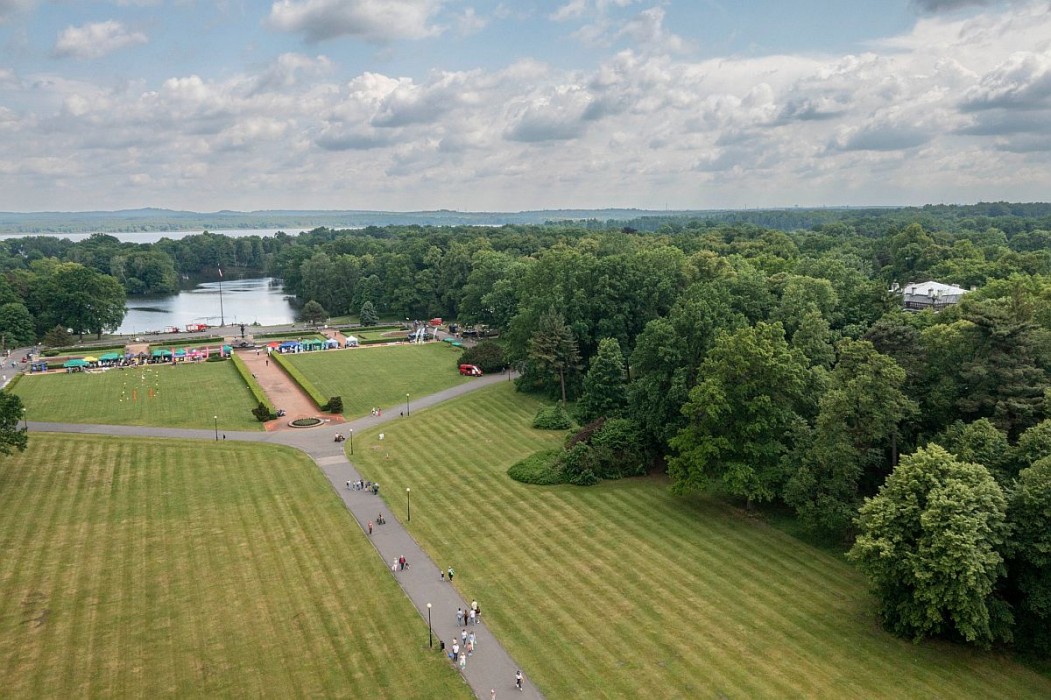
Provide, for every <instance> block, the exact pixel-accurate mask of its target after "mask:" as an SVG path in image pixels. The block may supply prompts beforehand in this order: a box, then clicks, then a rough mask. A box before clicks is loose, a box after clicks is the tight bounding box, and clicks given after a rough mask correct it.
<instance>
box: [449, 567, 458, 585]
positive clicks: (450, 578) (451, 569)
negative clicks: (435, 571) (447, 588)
mask: <svg viewBox="0 0 1051 700" xmlns="http://www.w3.org/2000/svg"><path fill="white" fill-rule="evenodd" d="M448 573H449V583H452V582H453V576H454V575H455V574H456V572H455V571H453V568H452V567H451V566H450V567H449V572H448Z"/></svg>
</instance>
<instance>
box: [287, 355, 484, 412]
mask: <svg viewBox="0 0 1051 700" xmlns="http://www.w3.org/2000/svg"><path fill="white" fill-rule="evenodd" d="M459 357H460V350H459V348H450V347H449V345H448V343H427V344H423V345H407V344H406V345H391V346H378V347H377V346H374V347H363V348H356V349H350V350H339V351H329V352H313V353H301V354H295V355H286V356H285V359H287V360H288V361H289V362H290V363H291V364H292V365H294V366H295V367H296V368H297V369H298V370H299V371H300V372H302V374H303V376H305V377H306V378H307V381H309V382H310V383H311V384H313V385H314V387H315V388H316V389H317V392H318V393H319V394H320V395H321V396H325V397H329V396H342V397H343V412H344V414H346V415H347V416H348V417H353V416H361V415H365V414H367V413H368V412H369V411H370V410H371V409H372V408H373V407H375V406H378V407H381V408H383V409H384V410H388V411H390V410H394V411H399V410H402V409H403V408H404V406H405V394H409V401H410V411H411V401H412V398H413V397H423V396H427V395H429V394H433V393H435V392H437V391H441V390H442V389H447V388H449V387H451V386H455V385H457V384H463V383H464V382H468V381H470V378H469V377H462V376H460V373H459V372H458V371H457V368H456V361H457V360H458V359H459Z"/></svg>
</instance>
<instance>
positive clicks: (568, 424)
mask: <svg viewBox="0 0 1051 700" xmlns="http://www.w3.org/2000/svg"><path fill="white" fill-rule="evenodd" d="M533 427H534V428H539V429H540V430H569V429H570V428H572V427H573V421H572V420H571V419H570V418H569V414H568V413H566V409H564V408H562V405H561V404H555V405H554V406H545V407H544V408H541V409H540V410H539V411H537V412H536V418H534V419H533Z"/></svg>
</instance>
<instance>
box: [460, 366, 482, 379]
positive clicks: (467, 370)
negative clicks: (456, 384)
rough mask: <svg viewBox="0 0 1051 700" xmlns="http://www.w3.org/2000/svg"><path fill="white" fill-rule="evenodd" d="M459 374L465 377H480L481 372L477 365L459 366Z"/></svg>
mask: <svg viewBox="0 0 1051 700" xmlns="http://www.w3.org/2000/svg"><path fill="white" fill-rule="evenodd" d="M460 374H462V375H463V376H465V377H480V376H482V370H481V369H479V368H478V365H460Z"/></svg>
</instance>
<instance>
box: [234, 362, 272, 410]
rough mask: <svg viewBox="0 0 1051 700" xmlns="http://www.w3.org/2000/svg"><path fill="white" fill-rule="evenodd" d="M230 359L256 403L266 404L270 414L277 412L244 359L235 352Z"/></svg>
mask: <svg viewBox="0 0 1051 700" xmlns="http://www.w3.org/2000/svg"><path fill="white" fill-rule="evenodd" d="M230 359H232V360H233V361H234V367H236V368H237V371H238V372H239V373H240V374H241V378H242V379H244V380H245V384H247V385H248V390H249V391H250V392H252V397H253V398H254V399H255V401H256V403H261V404H263V405H264V406H266V407H267V409H268V410H269V411H270V414H271V415H273V414H275V413H277V409H275V408H274V404H272V403H270V399H269V397H267V395H266V392H265V391H263V387H261V386H259V382H258V381H256V378H255V377H254V376H252V372H251V371H250V370H249V369H248V365H246V364H245V363H244V360H242V359H241V358H240V357H238V356H237V353H236V352H235V353H232V354H231V355H230Z"/></svg>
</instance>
